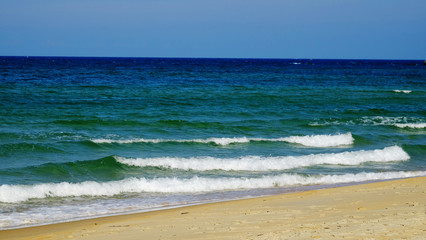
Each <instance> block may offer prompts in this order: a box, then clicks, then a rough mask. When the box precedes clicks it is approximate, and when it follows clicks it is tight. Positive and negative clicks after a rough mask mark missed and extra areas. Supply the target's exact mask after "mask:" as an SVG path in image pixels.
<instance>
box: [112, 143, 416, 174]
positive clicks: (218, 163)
mask: <svg viewBox="0 0 426 240" xmlns="http://www.w3.org/2000/svg"><path fill="white" fill-rule="evenodd" d="M115 158H116V160H117V161H118V162H120V163H122V164H127V165H131V166H137V167H146V166H155V167H165V168H176V169H184V170H197V171H208V170H225V171H270V170H286V169H292V168H299V167H308V166H314V165H321V164H334V165H337V164H338V165H359V164H362V163H365V162H393V161H406V160H408V159H410V156H409V155H408V154H407V153H406V152H405V151H404V150H403V149H402V148H401V147H399V146H392V147H387V148H384V149H376V150H369V151H365V150H361V151H347V152H342V153H327V154H311V155H304V156H280V157H263V156H243V157H236V158H214V157H191V158H178V157H160V158H123V157H115Z"/></svg>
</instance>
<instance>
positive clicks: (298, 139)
mask: <svg viewBox="0 0 426 240" xmlns="http://www.w3.org/2000/svg"><path fill="white" fill-rule="evenodd" d="M91 141H92V142H94V143H98V144H104V143H107V144H111V143H118V144H131V143H163V142H178V143H188V142H190V143H191V142H192V143H214V144H216V145H221V146H225V145H229V144H235V143H249V142H258V141H266V142H288V143H297V144H301V145H304V146H308V147H335V146H341V145H351V144H353V141H354V138H353V137H352V134H351V133H346V134H337V135H311V136H291V137H285V138H248V137H233V138H225V137H224V138H206V139H144V138H138V139H127V140H114V139H93V140H91Z"/></svg>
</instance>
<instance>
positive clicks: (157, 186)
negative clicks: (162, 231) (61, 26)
mask: <svg viewBox="0 0 426 240" xmlns="http://www.w3.org/2000/svg"><path fill="white" fill-rule="evenodd" d="M425 103H426V66H425V65H423V61H414V60H413V61H408V60H406V61H398V60H316V59H189V58H187V59H178V58H78V57H0V229H9V228H18V227H26V226H34V225H43V224H49V223H57V222H65V221H71V220H78V219H87V218H93V217H100V216H110V215H116V214H125V213H134V212H143V211H152V210H155V209H163V208H169V207H176V206H183V205H191V204H199V203H207V202H215V201H222V200H230V199H240V198H248V197H255V196H261V195H270V194H278V193H284V192H291V191H303V190H307V189H313V188H314V189H315V188H322V187H327V186H336V184H337V185H342V184H357V183H361V182H367V181H380V180H388V179H395V178H404V177H415V176H426V138H425V134H426V104H425Z"/></svg>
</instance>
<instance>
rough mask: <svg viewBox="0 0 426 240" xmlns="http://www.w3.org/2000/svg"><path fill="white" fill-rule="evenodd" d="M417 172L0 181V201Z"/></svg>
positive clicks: (375, 177) (207, 189) (369, 177)
mask: <svg viewBox="0 0 426 240" xmlns="http://www.w3.org/2000/svg"><path fill="white" fill-rule="evenodd" d="M425 175H426V172H425V171H418V172H402V171H400V172H380V173H365V172H363V173H357V174H343V175H316V176H302V175H296V174H281V175H277V176H264V177H260V178H205V177H197V176H195V177H192V178H187V179H180V178H156V179H146V178H128V179H123V180H120V181H110V182H93V181H86V182H81V183H68V182H62V183H44V184H37V185H1V186H0V202H6V203H16V202H22V201H27V200H29V199H36V198H38V199H42V198H46V197H73V196H114V195H118V194H123V193H142V192H151V193H198V192H212V191H225V190H242V189H257V188H272V187H286V186H294V185H314V184H336V183H349V182H362V181H371V180H386V179H394V178H405V177H416V176H425Z"/></svg>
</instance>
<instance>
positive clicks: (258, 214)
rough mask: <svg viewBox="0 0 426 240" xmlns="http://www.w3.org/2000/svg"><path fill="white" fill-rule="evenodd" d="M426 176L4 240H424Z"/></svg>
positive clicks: (8, 234)
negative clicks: (312, 239)
mask: <svg viewBox="0 0 426 240" xmlns="http://www.w3.org/2000/svg"><path fill="white" fill-rule="evenodd" d="M425 236H426V177H418V178H409V179H401V180H393V181H385V182H376V183H368V184H361V185H354V186H346V187H338V188H330V189H321V190H312V191H306V192H298V193H289V194H281V195H275V196H268V197H260V198H253V199H245V200H236V201H228V202H220V203H211V204H203V205H196V206H190V207H181V208H175V209H168V210H160V211H154V212H147V213H139V214H130V215H121V216H114V217H104V218H97V219H90V220H83V221H76V222H69V223H60V224H53V225H46V226H39V227H31V228H22V229H14V230H3V231H0V239H89V240H95V239H102V240H107V239H121V240H125V239H311V238H314V239H424V237H425Z"/></svg>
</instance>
